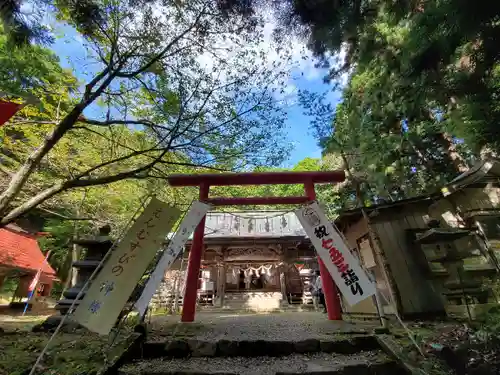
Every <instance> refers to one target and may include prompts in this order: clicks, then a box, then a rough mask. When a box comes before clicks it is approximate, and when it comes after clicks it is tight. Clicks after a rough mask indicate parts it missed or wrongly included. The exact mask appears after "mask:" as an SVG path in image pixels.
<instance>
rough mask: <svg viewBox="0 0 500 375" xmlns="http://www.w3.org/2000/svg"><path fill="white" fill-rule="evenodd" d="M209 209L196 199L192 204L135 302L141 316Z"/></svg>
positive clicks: (208, 206)
mask: <svg viewBox="0 0 500 375" xmlns="http://www.w3.org/2000/svg"><path fill="white" fill-rule="evenodd" d="M209 210H210V205H208V204H206V203H202V202H198V201H196V202H193V204H192V205H191V207H190V209H189V211H188V213H187V215H186V216H185V217H184V220H182V223H181V225H180V226H179V229H178V230H177V232H176V233H175V235H174V237H173V238H172V240H171V241H170V243H169V244H168V247H167V249H166V250H165V252H164V253H163V255H162V257H161V258H160V261H159V262H158V264H157V266H156V268H155V270H154V271H153V273H152V274H151V276H150V278H149V280H148V282H147V283H146V286H145V287H144V290H143V291H142V294H141V296H140V297H139V299H138V300H137V302H136V303H135V308H136V309H137V310H138V311H139V314H141V316H142V315H144V313H145V312H146V309H147V307H148V305H149V302H150V301H151V298H152V297H153V295H154V294H155V293H156V291H157V290H158V288H159V286H160V284H161V281H162V279H163V277H164V276H165V271H166V270H168V269H169V268H170V266H171V265H172V263H174V261H175V260H176V259H177V257H178V256H179V254H180V253H181V251H182V249H183V247H184V245H185V244H186V241H187V240H188V238H189V236H190V235H191V233H193V231H194V228H196V226H197V225H198V224H199V223H200V221H201V219H202V218H203V216H205V215H206V214H207V212H208V211H209Z"/></svg>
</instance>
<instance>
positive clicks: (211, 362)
mask: <svg viewBox="0 0 500 375" xmlns="http://www.w3.org/2000/svg"><path fill="white" fill-rule="evenodd" d="M369 366H370V367H372V370H373V368H379V371H380V372H378V371H375V372H374V371H370V369H369ZM346 367H349V368H350V369H349V370H351V371H350V372H349V374H351V373H352V374H354V373H355V374H357V375H365V374H367V375H368V374H374V373H378V374H391V375H396V374H397V370H396V369H395V367H394V362H392V361H391V360H390V359H389V358H388V357H387V356H386V355H385V354H383V353H381V352H378V351H374V352H363V353H360V354H359V355H350V356H345V355H332V354H325V353H316V354H311V355H300V354H296V355H290V356H286V357H279V358H272V357H254V358H246V357H234V358H189V359H176V360H166V359H164V360H162V359H158V360H150V361H144V362H137V363H135V364H130V365H127V366H124V367H122V368H121V369H120V372H119V374H121V375H133V374H148V375H154V374H158V375H159V374H180V373H189V374H200V373H203V374H242V375H271V374H272V375H274V374H276V373H284V374H286V373H288V374H302V373H314V374H317V373H325V374H326V373H331V372H334V371H339V370H341V369H342V368H346Z"/></svg>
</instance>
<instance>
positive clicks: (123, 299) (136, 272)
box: [73, 198, 181, 335]
mask: <svg viewBox="0 0 500 375" xmlns="http://www.w3.org/2000/svg"><path fill="white" fill-rule="evenodd" d="M180 216H181V211H180V210H179V209H177V208H175V207H171V206H169V205H167V204H165V203H163V202H160V201H159V200H157V199H156V198H153V199H151V201H150V202H149V204H148V205H147V206H146V208H145V209H144V211H143V212H142V214H141V215H140V216H139V217H138V218H137V220H135V222H134V224H132V226H131V227H130V229H129V230H128V231H127V233H126V234H125V236H124V237H123V238H122V240H121V241H120V242H119V243H118V245H117V246H116V248H115V249H114V250H113V251H112V253H111V255H110V256H109V259H108V260H106V262H105V263H104V266H103V267H102V269H101V270H100V271H99V273H98V274H97V276H96V278H95V279H94V280H92V282H91V284H90V288H89V289H88V291H87V292H86V293H85V297H84V298H83V299H82V301H81V302H80V304H79V306H78V307H77V309H76V310H75V313H74V315H73V319H74V320H76V321H77V322H78V323H80V324H81V325H83V326H84V327H86V328H88V329H89V330H91V331H93V332H96V333H99V334H101V335H106V334H108V333H109V332H110V331H111V328H113V326H114V325H115V323H116V319H117V318H118V316H119V314H120V312H121V311H122V309H123V307H124V306H125V304H126V303H127V301H128V299H129V297H130V295H131V294H132V292H133V290H134V288H135V286H136V285H137V283H138V281H139V280H140V278H141V277H142V275H143V274H144V272H145V271H146V268H147V267H148V265H149V263H151V260H152V259H153V258H154V256H155V255H156V253H157V252H158V249H160V248H161V246H162V243H163V242H164V241H165V236H166V234H167V233H169V232H170V230H171V229H172V227H173V226H174V224H175V223H176V222H177V220H178V219H179V217H180Z"/></svg>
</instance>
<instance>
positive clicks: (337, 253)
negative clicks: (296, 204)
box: [295, 202, 375, 305]
mask: <svg viewBox="0 0 500 375" xmlns="http://www.w3.org/2000/svg"><path fill="white" fill-rule="evenodd" d="M295 213H296V215H297V217H298V219H299V221H300V222H301V224H302V226H303V227H304V230H305V231H306V233H307V235H308V236H309V238H310V239H311V242H312V244H313V245H314V248H315V249H316V252H317V253H318V255H319V256H320V258H321V260H322V261H323V263H324V264H325V266H326V268H327V269H328V272H329V273H330V274H331V275H332V278H333V280H334V281H335V283H336V284H337V286H338V288H339V289H340V292H341V293H342V295H343V296H344V298H345V299H346V301H347V302H348V303H349V305H355V304H356V303H358V302H360V301H362V300H364V299H365V298H368V297H371V296H372V295H374V294H375V287H374V286H373V283H372V282H371V281H370V280H369V278H368V276H367V275H366V273H365V271H363V269H362V268H361V266H360V265H359V262H358V261H357V260H356V258H354V256H353V255H352V253H351V251H350V250H349V247H348V246H347V245H346V244H345V243H344V241H343V239H342V237H341V236H340V233H339V232H338V230H337V228H335V227H334V226H333V225H332V224H331V223H330V222H329V221H328V219H327V218H326V216H325V214H324V213H323V211H322V210H321V208H320V207H319V205H318V204H317V203H316V202H313V203H311V204H309V205H307V206H305V207H302V208H300V209H298V210H297V211H295Z"/></svg>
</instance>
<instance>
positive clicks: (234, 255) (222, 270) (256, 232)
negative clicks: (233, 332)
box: [153, 211, 319, 311]
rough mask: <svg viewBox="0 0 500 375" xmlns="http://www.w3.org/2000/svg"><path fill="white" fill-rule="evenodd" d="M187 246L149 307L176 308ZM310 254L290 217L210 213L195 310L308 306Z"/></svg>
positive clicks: (312, 253)
mask: <svg viewBox="0 0 500 375" xmlns="http://www.w3.org/2000/svg"><path fill="white" fill-rule="evenodd" d="M190 246H191V241H189V242H188V243H187V245H186V248H185V251H184V254H183V257H182V259H178V260H177V261H176V263H174V265H173V267H172V268H171V269H170V270H168V271H166V274H165V279H164V282H163V284H162V286H161V287H160V290H159V292H158V293H157V294H156V295H155V297H154V298H153V303H155V302H156V303H157V304H158V305H160V306H171V305H173V301H174V300H175V298H176V297H177V298H178V304H179V305H180V304H181V303H182V297H183V294H184V280H185V275H186V267H187V262H188V256H189V251H190ZM318 268H319V267H318V263H317V259H316V254H315V251H314V248H313V247H312V244H311V242H310V240H309V239H308V238H307V235H306V233H305V231H304V229H303V228H302V225H301V224H300V222H299V220H298V219H297V217H296V215H295V213H294V212H285V211H252V212H243V211H239V212H231V213H229V212H225V213H219V212H211V213H208V214H207V218H206V224H205V237H204V252H203V257H202V264H201V270H200V275H199V285H198V307H199V308H203V306H213V307H215V308H229V309H239V310H249V311H273V310H278V309H282V308H284V307H286V306H289V305H310V306H311V307H312V298H311V294H310V290H309V289H310V288H309V285H310V282H311V281H312V279H313V273H314V271H315V270H317V269H318Z"/></svg>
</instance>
